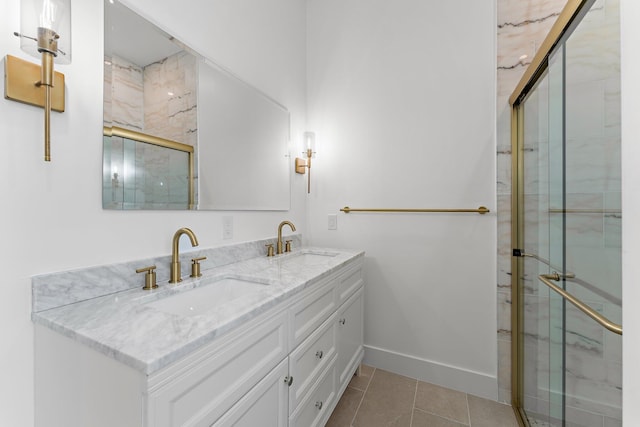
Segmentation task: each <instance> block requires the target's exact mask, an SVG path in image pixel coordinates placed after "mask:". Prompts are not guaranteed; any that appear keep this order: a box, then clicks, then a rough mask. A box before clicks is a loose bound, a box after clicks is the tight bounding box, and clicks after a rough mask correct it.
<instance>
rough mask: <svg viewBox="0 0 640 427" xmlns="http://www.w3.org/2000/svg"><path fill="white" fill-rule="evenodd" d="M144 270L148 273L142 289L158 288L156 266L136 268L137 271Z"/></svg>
mask: <svg viewBox="0 0 640 427" xmlns="http://www.w3.org/2000/svg"><path fill="white" fill-rule="evenodd" d="M144 272H146V273H147V274H145V275H144V286H143V287H142V289H144V290H145V291H149V290H151V289H155V288H157V287H158V285H157V284H156V266H155V265H150V266H149V267H143V268H138V269H137V270H136V273H144Z"/></svg>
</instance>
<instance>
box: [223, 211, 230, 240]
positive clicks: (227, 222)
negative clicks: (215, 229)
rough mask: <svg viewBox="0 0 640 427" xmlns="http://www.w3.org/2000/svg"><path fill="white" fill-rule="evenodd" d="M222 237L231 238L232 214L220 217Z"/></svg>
mask: <svg viewBox="0 0 640 427" xmlns="http://www.w3.org/2000/svg"><path fill="white" fill-rule="evenodd" d="M222 239H223V240H229V239H233V217H232V216H223V217H222Z"/></svg>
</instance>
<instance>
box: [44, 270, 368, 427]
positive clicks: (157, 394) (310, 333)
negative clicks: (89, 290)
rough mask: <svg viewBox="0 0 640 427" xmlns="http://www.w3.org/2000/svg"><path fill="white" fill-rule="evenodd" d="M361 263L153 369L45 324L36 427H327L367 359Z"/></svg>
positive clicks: (309, 284) (323, 279)
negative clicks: (130, 362)
mask: <svg viewBox="0 0 640 427" xmlns="http://www.w3.org/2000/svg"><path fill="white" fill-rule="evenodd" d="M362 304H363V279H362V261H361V259H356V260H354V261H352V262H348V263H346V265H344V266H342V267H341V268H339V269H338V270H336V271H334V272H332V273H331V274H329V275H327V276H325V277H323V278H321V279H317V280H315V281H312V282H310V283H308V284H307V285H305V289H304V290H303V291H300V292H298V293H296V294H295V295H293V296H292V297H289V298H287V299H285V300H284V301H282V302H280V303H278V305H276V306H275V307H273V308H271V309H269V310H267V311H265V312H263V313H261V314H259V315H257V316H254V317H253V318H252V319H251V320H248V321H247V322H245V323H243V324H241V325H240V326H238V327H236V328H234V329H233V330H231V331H230V332H227V333H225V334H223V335H222V336H220V337H218V338H215V339H213V340H212V341H210V342H208V343H204V344H202V345H199V346H197V349H196V350H194V351H192V352H191V353H189V354H188V355H187V356H185V357H182V358H181V359H179V360H178V361H176V362H173V363H171V364H170V365H168V366H166V367H164V368H161V369H160V370H158V371H156V372H153V373H152V374H149V375H147V374H144V373H143V372H142V371H141V370H137V369H134V368H133V367H131V366H128V365H126V364H124V363H121V362H118V361H116V360H114V359H113V358H111V357H109V356H107V355H105V354H103V353H101V352H98V351H95V350H93V349H91V348H89V347H87V346H85V345H83V344H80V343H78V342H77V341H76V340H74V339H71V338H68V337H65V336H63V335H62V334H59V333H57V332H54V331H52V330H51V329H49V328H47V327H44V326H42V325H38V324H36V338H35V340H36V341H35V342H36V360H35V365H36V417H35V418H36V426H37V427H43V426H46V427H85V426H92V427H113V426H119V427H129V426H131V427H178V426H185V427H186V426H189V427H204V426H206V427H209V426H215V427H230V426H235V427H256V426H260V427H285V426H291V427H293V426H297V427H316V426H318V427H321V426H324V425H325V424H326V422H327V420H328V418H329V416H330V415H331V412H332V411H333V409H334V408H335V405H336V404H337V402H338V400H339V398H340V396H341V394H342V393H343V392H344V389H345V388H346V387H347V385H348V383H349V381H350V379H351V377H352V376H353V374H354V372H355V371H356V369H357V368H358V366H359V364H360V363H361V361H362V357H363V354H364V351H363V333H362V327H363V305H362Z"/></svg>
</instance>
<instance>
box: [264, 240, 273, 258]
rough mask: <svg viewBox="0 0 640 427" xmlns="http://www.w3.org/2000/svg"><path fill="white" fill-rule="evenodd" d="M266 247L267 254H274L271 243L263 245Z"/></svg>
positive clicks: (269, 255)
mask: <svg viewBox="0 0 640 427" xmlns="http://www.w3.org/2000/svg"><path fill="white" fill-rule="evenodd" d="M265 246H266V247H267V256H268V257H271V256H274V255H275V253H274V250H273V243H269V244H268V245H265Z"/></svg>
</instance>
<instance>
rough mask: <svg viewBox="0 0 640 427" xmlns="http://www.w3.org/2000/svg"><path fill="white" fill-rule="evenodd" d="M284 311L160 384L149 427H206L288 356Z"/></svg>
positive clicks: (150, 405) (151, 400)
mask: <svg viewBox="0 0 640 427" xmlns="http://www.w3.org/2000/svg"><path fill="white" fill-rule="evenodd" d="M287 335H288V334H287V312H286V311H282V312H280V313H279V314H277V315H275V316H272V317H270V318H268V319H266V320H264V321H262V323H258V324H257V326H254V327H253V328H251V329H248V330H247V331H246V332H245V333H244V334H243V335H241V336H240V337H239V338H237V339H235V340H234V341H231V342H230V343H227V344H226V345H223V346H222V348H221V349H220V350H219V351H218V350H217V349H215V342H214V343H212V345H211V346H212V347H213V348H214V349H215V350H214V351H212V352H211V354H207V355H206V357H203V358H202V359H200V360H197V361H196V362H194V363H193V364H192V365H190V366H188V367H187V368H184V367H183V369H182V370H181V371H179V372H176V373H175V375H173V377H172V378H170V379H169V380H167V381H163V382H162V384H161V385H160V386H159V387H158V388H156V389H153V391H151V392H150V394H149V397H148V414H149V420H150V422H149V425H150V426H154V427H170V426H171V427H173V426H184V427H186V426H210V425H211V424H212V423H213V422H215V421H216V420H217V419H218V418H219V417H220V416H221V415H222V414H224V413H225V412H226V411H227V410H228V409H229V408H230V407H231V406H232V405H233V404H234V403H235V402H237V401H238V400H239V399H240V398H241V397H242V396H243V395H244V394H245V393H246V392H247V391H249V389H251V387H252V386H253V385H255V384H256V383H258V381H260V379H261V378H263V377H264V376H265V375H266V374H267V373H269V371H271V370H272V369H273V368H274V367H275V366H276V365H277V364H278V363H279V362H280V361H281V360H283V359H284V358H285V357H287V354H288V345H287Z"/></svg>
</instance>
